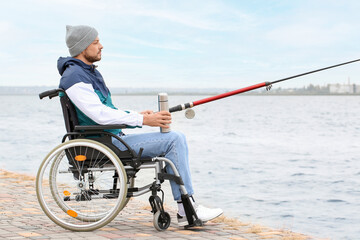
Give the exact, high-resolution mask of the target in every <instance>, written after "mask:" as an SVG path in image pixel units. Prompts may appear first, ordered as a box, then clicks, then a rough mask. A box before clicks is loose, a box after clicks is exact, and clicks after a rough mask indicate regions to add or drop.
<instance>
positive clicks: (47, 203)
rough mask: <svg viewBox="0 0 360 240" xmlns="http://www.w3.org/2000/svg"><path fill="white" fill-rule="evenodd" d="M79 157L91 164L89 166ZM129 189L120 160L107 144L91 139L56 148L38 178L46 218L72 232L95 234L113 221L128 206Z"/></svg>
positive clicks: (39, 198) (77, 140)
mask: <svg viewBox="0 0 360 240" xmlns="http://www.w3.org/2000/svg"><path fill="white" fill-rule="evenodd" d="M74 153H75V154H74ZM91 153H92V154H93V155H92V156H91V157H89V159H87V155H91ZM96 154H97V155H96ZM73 155H76V156H73ZM94 155H95V156H96V157H94V158H93V156H94ZM78 156H81V157H82V158H85V159H86V160H88V162H86V166H85V160H81V159H80V160H78V159H77V157H78ZM97 157H99V160H97V159H98V158H97ZM100 157H102V158H101V159H100ZM74 159H76V161H75V160H74ZM93 159H96V160H93ZM70 162H72V163H73V164H70ZM75 165H76V166H75ZM70 170H71V171H70ZM77 171H78V173H77V178H78V179H76V177H75V176H76V174H75V173H76V172H77ZM115 172H117V174H118V176H119V177H118V180H117V193H115V195H114V194H113V195H111V194H110V189H111V187H112V185H113V178H112V176H113V174H114V173H115ZM90 175H91V176H90ZM79 176H81V177H79ZM130 183H131V182H130ZM109 186H111V187H109ZM127 187H128V186H127V176H126V172H125V169H124V166H123V164H122V163H121V161H120V159H119V158H118V157H117V156H116V154H115V153H114V152H113V151H112V150H111V149H109V148H108V147H106V146H105V145H104V144H102V143H99V142H96V141H93V140H89V139H76V140H70V141H67V142H64V143H62V144H60V145H59V146H57V147H55V148H54V149H53V150H52V151H51V152H50V153H49V154H48V155H47V156H46V157H45V159H44V161H43V162H42V164H41V165H40V168H39V170H38V174H37V178H36V194H37V197H38V201H39V203H40V206H41V208H42V209H43V211H44V212H45V214H46V215H47V216H48V217H49V218H50V219H51V220H52V221H53V222H55V223H56V224H58V225H59V226H61V227H63V228H66V229H69V230H72V231H92V230H95V229H97V228H100V227H102V226H105V225H106V224H108V223H109V222H110V221H112V220H113V219H114V218H115V217H116V216H117V215H118V213H119V212H120V211H121V209H122V208H123V207H124V206H125V203H126V200H127V198H126V195H127ZM95 190H96V191H95ZM116 194H117V195H116ZM67 200H69V201H67Z"/></svg>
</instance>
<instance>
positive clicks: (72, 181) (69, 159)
mask: <svg viewBox="0 0 360 240" xmlns="http://www.w3.org/2000/svg"><path fill="white" fill-rule="evenodd" d="M56 96H59V97H60V103H61V107H62V112H63V117H64V121H65V128H66V134H65V135H64V136H63V138H62V143H61V144H60V145H58V146H57V147H55V148H54V149H53V150H51V151H50V153H49V154H48V155H47V156H46V157H45V159H44V160H43V162H42V163H41V165H40V168H39V170H38V173H37V177H36V194H37V198H38V201H39V204H40V206H41V208H42V210H43V211H44V213H45V214H46V215H47V216H48V217H49V218H50V219H51V220H52V221H53V222H55V223H56V224H58V225H59V226H61V227H63V228H65V229H68V230H72V231H93V230H95V229H98V228H101V227H103V226H105V225H106V224H108V223H109V222H111V221H112V220H113V219H114V218H115V217H116V216H117V215H118V213H119V212H120V211H121V210H122V209H123V208H124V207H125V206H126V204H127V203H128V201H129V200H130V198H131V197H137V196H140V195H143V194H145V193H148V192H151V195H150V197H149V202H150V206H151V212H152V213H153V214H154V216H153V225H154V227H155V229H156V230H158V231H163V230H166V229H167V228H168V227H169V226H170V223H171V218H170V215H169V213H167V212H166V211H165V209H164V206H163V201H164V192H163V191H162V189H161V184H162V183H163V182H164V181H165V180H173V181H175V182H176V183H178V184H179V186H180V190H181V192H182V195H181V199H182V202H183V204H184V209H185V213H186V218H187V220H188V225H187V226H185V228H189V227H193V226H202V225H203V222H202V221H201V220H200V219H199V218H198V217H197V215H196V212H195V210H194V207H193V205H192V203H191V202H190V198H189V195H188V194H187V191H186V189H185V187H184V184H183V181H182V179H181V176H180V175H179V173H178V171H177V169H176V167H175V165H174V164H173V163H172V162H171V161H170V160H169V159H167V158H165V157H164V156H156V157H153V158H146V157H142V156H141V155H142V151H143V149H140V151H139V152H138V153H136V152H135V151H133V150H132V149H131V148H130V147H129V146H128V145H127V144H126V142H124V141H123V140H122V139H121V138H120V137H118V136H116V135H114V134H112V133H111V132H109V131H107V130H109V129H122V128H126V125H91V126H84V125H79V123H78V118H77V114H76V109H75V106H74V105H73V104H72V102H71V101H70V99H69V98H68V96H67V95H66V93H65V91H64V90H63V89H53V90H49V91H45V92H43V93H40V94H39V97H40V99H43V98H45V97H49V99H51V98H53V97H56ZM112 138H116V139H118V140H119V141H120V142H122V143H123V144H124V145H125V146H126V148H127V149H126V150H125V151H121V150H119V149H118V148H117V147H116V146H114V145H113V144H112ZM166 165H169V166H170V167H171V168H172V170H173V172H174V174H168V173H167V172H166V170H165V166H166ZM141 169H154V172H155V177H154V179H152V180H151V181H152V182H150V183H149V184H147V185H145V186H142V187H135V178H136V175H137V174H138V172H139V171H140V170H141ZM159 192H162V197H161V198H160V197H159V196H158V193H159Z"/></svg>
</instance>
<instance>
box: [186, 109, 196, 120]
mask: <svg viewBox="0 0 360 240" xmlns="http://www.w3.org/2000/svg"><path fill="white" fill-rule="evenodd" d="M185 117H186V118H187V119H193V118H194V117H195V111H194V110H193V109H192V108H188V109H186V111H185Z"/></svg>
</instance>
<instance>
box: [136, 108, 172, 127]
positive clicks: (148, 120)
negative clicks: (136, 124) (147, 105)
mask: <svg viewBox="0 0 360 240" xmlns="http://www.w3.org/2000/svg"><path fill="white" fill-rule="evenodd" d="M141 114H142V115H143V116H144V119H143V125H147V126H151V127H163V128H169V127H170V126H169V124H170V123H171V114H170V113H169V112H168V111H160V112H156V113H154V112H152V111H149V110H147V111H143V112H141Z"/></svg>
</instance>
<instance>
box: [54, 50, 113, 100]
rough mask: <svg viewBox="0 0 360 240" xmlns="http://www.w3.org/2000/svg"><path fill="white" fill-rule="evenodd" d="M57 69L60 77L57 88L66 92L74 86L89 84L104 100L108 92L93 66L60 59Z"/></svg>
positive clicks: (66, 58) (72, 59) (70, 59)
mask: <svg viewBox="0 0 360 240" xmlns="http://www.w3.org/2000/svg"><path fill="white" fill-rule="evenodd" d="M57 68H58V71H59V74H60V75H61V79H60V84H59V88H62V89H64V90H67V89H68V88H70V87H71V86H73V85H74V84H77V83H80V82H83V83H86V84H91V85H92V87H93V88H94V91H95V92H97V91H98V92H101V94H102V95H103V96H104V97H105V98H106V97H107V96H108V95H109V94H110V92H109V89H108V88H107V87H106V85H105V82H104V79H103V78H102V76H101V74H100V73H99V71H97V70H96V66H95V65H94V64H92V65H88V64H86V63H84V62H83V61H81V60H79V59H77V58H73V57H60V58H59V59H58V62H57Z"/></svg>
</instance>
